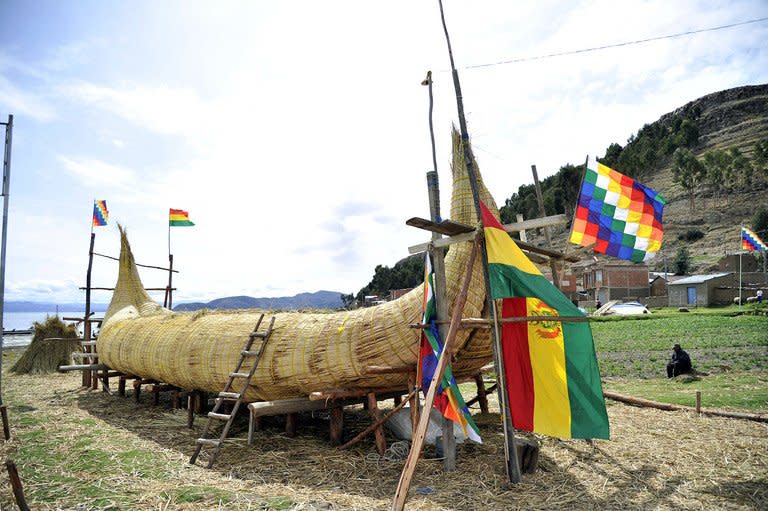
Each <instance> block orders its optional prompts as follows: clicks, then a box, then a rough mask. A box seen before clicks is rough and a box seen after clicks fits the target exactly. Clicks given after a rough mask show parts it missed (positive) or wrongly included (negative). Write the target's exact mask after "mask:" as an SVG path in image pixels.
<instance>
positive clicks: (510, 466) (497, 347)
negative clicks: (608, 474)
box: [438, 0, 522, 483]
mask: <svg viewBox="0 0 768 511" xmlns="http://www.w3.org/2000/svg"><path fill="white" fill-rule="evenodd" d="M438 1H439V3H440V19H441V20H442V23H443V31H444V32H445V41H446V43H447V45H448V57H449V58H450V60H451V73H452V75H453V86H454V89H455V90H456V107H457V110H458V113H459V129H460V130H461V145H462V148H463V152H464V165H465V166H466V168H467V175H468V176H469V184H470V187H471V188H472V198H473V199H474V202H475V214H476V215H477V219H478V221H479V222H480V225H481V226H482V221H483V220H482V218H483V216H482V214H481V212H480V192H479V190H478V187H477V176H476V175H475V167H474V159H475V157H474V155H473V154H472V148H471V147H470V145H469V134H468V133H467V121H466V119H465V118H464V100H463V98H462V95H461V84H460V83H459V73H458V71H456V65H455V64H454V62H453V51H452V50H451V40H450V37H449V36H448V27H447V26H446V24H445V14H444V13H443V2H442V0H438ZM479 243H480V250H481V256H482V263H483V277H484V280H485V301H486V308H487V309H488V310H489V311H490V314H491V320H492V321H493V322H494V324H496V323H497V317H496V308H495V307H494V304H493V299H492V298H491V282H490V277H489V275H488V254H487V252H486V248H485V238H484V237H483V236H480V237H479ZM491 338H492V340H493V362H494V366H495V369H496V381H497V386H496V390H497V392H498V396H499V409H500V411H501V415H502V418H503V423H504V439H505V440H506V441H505V442H504V454H505V456H506V468H507V477H508V478H509V480H510V481H511V482H513V483H519V482H520V481H521V480H522V477H521V475H520V465H519V463H518V460H517V449H516V447H515V433H514V429H513V427H512V417H511V415H510V410H509V402H508V400H507V396H506V388H507V386H506V381H505V374H504V365H503V363H502V355H501V340H500V336H499V335H497V332H496V329H492V330H491Z"/></svg>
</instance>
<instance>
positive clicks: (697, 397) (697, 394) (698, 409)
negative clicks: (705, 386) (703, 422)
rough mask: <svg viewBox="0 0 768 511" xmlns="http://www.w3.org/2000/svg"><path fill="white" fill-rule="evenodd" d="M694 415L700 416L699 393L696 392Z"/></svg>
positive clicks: (698, 391)
mask: <svg viewBox="0 0 768 511" xmlns="http://www.w3.org/2000/svg"><path fill="white" fill-rule="evenodd" d="M696 415H701V391H700V390H697V391H696Z"/></svg>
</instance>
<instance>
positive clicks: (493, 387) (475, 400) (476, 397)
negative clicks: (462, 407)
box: [465, 383, 498, 413]
mask: <svg viewBox="0 0 768 511" xmlns="http://www.w3.org/2000/svg"><path fill="white" fill-rule="evenodd" d="M497 387H498V386H497V385H496V384H495V383H494V384H493V385H491V386H490V387H487V388H486V389H485V395H486V396H487V395H488V394H490V393H491V392H493V391H494V390H496V388H497ZM479 398H480V396H475V397H473V398H472V399H470V400H469V401H467V402H466V403H465V404H466V405H467V406H472V405H473V404H475V403H477V402H478V401H479V400H480V399H479ZM480 411H483V408H482V405H481V407H480ZM487 411H488V410H487V409H486V413H487Z"/></svg>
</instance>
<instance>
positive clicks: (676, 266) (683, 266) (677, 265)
mask: <svg viewBox="0 0 768 511" xmlns="http://www.w3.org/2000/svg"><path fill="white" fill-rule="evenodd" d="M672 269H673V270H675V275H685V274H686V273H688V271H689V270H690V269H691V253H690V252H688V248H687V247H680V248H679V249H678V250H677V254H675V260H674V261H673V262H672Z"/></svg>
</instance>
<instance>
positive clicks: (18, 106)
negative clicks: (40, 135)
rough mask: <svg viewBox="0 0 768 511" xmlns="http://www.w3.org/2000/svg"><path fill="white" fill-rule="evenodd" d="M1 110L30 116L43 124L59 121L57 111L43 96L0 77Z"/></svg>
mask: <svg viewBox="0 0 768 511" xmlns="http://www.w3.org/2000/svg"><path fill="white" fill-rule="evenodd" d="M0 108H2V109H4V110H7V111H8V112H10V113H13V114H15V115H17V116H19V117H20V116H29V117H32V118H33V119H36V120H38V121H43V122H50V121H53V120H55V119H57V117H58V116H57V114H56V109H55V107H54V106H53V105H51V103H50V102H49V100H48V99H47V98H46V97H45V96H44V95H41V94H38V93H32V92H27V91H23V90H21V89H19V88H18V87H16V86H15V85H13V84H12V83H11V82H10V81H8V79H7V78H5V77H4V76H2V75H0Z"/></svg>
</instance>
